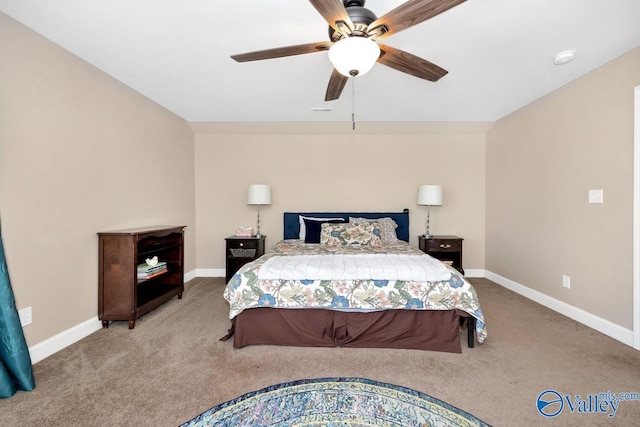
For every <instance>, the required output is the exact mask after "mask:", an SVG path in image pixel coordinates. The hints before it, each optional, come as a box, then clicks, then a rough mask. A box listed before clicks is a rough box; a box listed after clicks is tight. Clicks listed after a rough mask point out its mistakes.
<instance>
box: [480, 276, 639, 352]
mask: <svg viewBox="0 0 640 427" xmlns="http://www.w3.org/2000/svg"><path fill="white" fill-rule="evenodd" d="M484 277H486V278H487V279H489V280H491V281H493V282H495V283H497V284H499V285H500V286H503V287H505V288H507V289H509V290H511V291H513V292H515V293H517V294H520V295H522V296H523V297H525V298H528V299H530V300H532V301H535V302H537V303H538V304H542V305H544V306H545V307H547V308H550V309H551V310H553V311H555V312H558V313H560V314H562V315H565V316H567V317H569V318H571V319H573V320H575V321H576V322H580V323H582V324H583V325H585V326H588V327H590V328H592V329H595V330H596V331H598V332H601V333H603V334H605V335H607V336H609V337H611V338H613V339H615V340H618V341H620V342H621V343H623V344H626V345H628V346H631V347H633V339H634V336H633V331H632V330H630V329H627V328H623V327H622V326H620V325H616V324H615V323H613V322H610V321H609V320H606V319H603V318H602V317H598V316H596V315H595V314H591V313H589V312H587V311H585V310H583V309H581V308H578V307H574V306H572V305H570V304H567V303H566V302H563V301H560V300H558V299H555V298H553V297H550V296H549V295H546V294H543V293H542V292H538V291H536V290H534V289H531V288H528V287H526V286H524V285H521V284H520V283H517V282H514V281H513V280H510V279H507V278H506V277H502V276H500V275H498V274H495V273H492V272H490V271H485V275H484Z"/></svg>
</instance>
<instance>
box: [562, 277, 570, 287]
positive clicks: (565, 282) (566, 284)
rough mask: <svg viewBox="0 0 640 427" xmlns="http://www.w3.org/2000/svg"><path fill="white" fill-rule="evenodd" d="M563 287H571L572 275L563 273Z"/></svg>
mask: <svg viewBox="0 0 640 427" xmlns="http://www.w3.org/2000/svg"><path fill="white" fill-rule="evenodd" d="M562 287H563V288H567V289H571V277H569V276H565V275H564V274H563V275H562Z"/></svg>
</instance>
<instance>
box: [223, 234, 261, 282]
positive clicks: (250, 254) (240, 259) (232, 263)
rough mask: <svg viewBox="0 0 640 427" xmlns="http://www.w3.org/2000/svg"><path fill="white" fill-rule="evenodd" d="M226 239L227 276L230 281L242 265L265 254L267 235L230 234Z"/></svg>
mask: <svg viewBox="0 0 640 427" xmlns="http://www.w3.org/2000/svg"><path fill="white" fill-rule="evenodd" d="M225 240H226V242H227V249H226V257H227V263H226V271H225V277H226V281H227V282H229V280H231V278H232V277H233V275H234V274H236V272H237V271H238V270H239V269H240V267H242V266H243V265H245V264H246V263H248V262H251V261H253V260H255V259H257V258H259V257H261V256H262V255H264V242H265V240H266V236H265V235H262V236H260V237H256V236H248V237H245V236H230V237H227V238H226V239H225Z"/></svg>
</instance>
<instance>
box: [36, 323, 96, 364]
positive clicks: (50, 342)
mask: <svg viewBox="0 0 640 427" xmlns="http://www.w3.org/2000/svg"><path fill="white" fill-rule="evenodd" d="M100 328H102V322H100V320H98V317H97V316H96V317H94V318H92V319H89V320H87V321H85V322H82V323H80V324H79V325H76V326H73V327H71V328H69V329H67V330H66V331H62V332H60V333H59V334H57V335H54V336H52V337H51V338H48V339H46V340H44V341H42V342H39V343H38V344H35V345H33V346H31V347H29V355H30V356H31V363H38V362H39V361H41V360H42V359H46V358H47V357H49V356H51V355H52V354H54V353H57V352H58V351H60V350H62V349H63V348H65V347H68V346H70V345H71V344H73V343H74V342H76V341H80V340H81V339H82V338H84V337H86V336H89V335H91V334H92V333H94V332H95V331H97V330H99V329H100Z"/></svg>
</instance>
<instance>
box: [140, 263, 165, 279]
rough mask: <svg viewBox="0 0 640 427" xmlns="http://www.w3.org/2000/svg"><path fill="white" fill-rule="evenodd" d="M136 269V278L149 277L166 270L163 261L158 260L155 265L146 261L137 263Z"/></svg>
mask: <svg viewBox="0 0 640 427" xmlns="http://www.w3.org/2000/svg"><path fill="white" fill-rule="evenodd" d="M137 270H138V271H137V275H138V279H151V278H152V277H155V276H158V275H160V274H162V273H166V272H167V271H168V269H167V263H166V262H165V261H162V262H159V263H157V264H156V265H149V264H147V263H143V264H138V269H137Z"/></svg>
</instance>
